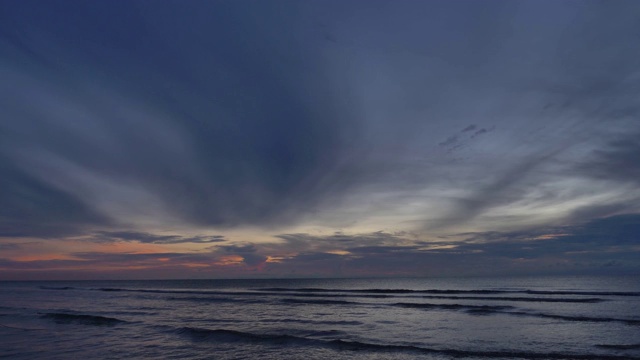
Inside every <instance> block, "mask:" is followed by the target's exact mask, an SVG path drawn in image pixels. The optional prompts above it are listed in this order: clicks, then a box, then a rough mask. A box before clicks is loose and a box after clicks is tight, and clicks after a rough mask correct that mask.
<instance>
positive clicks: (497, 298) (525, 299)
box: [421, 295, 606, 304]
mask: <svg viewBox="0 0 640 360" xmlns="http://www.w3.org/2000/svg"><path fill="white" fill-rule="evenodd" d="M421 298H423V299H439V300H482V301H485V300H487V301H514V302H553V303H558V302H561V303H586V304H593V303H599V302H603V301H606V300H605V299H601V298H541V297H512V296H438V295H425V296H421Z"/></svg>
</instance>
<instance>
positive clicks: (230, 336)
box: [174, 327, 640, 360]
mask: <svg viewBox="0 0 640 360" xmlns="http://www.w3.org/2000/svg"><path fill="white" fill-rule="evenodd" d="M174 332H175V333H176V334H178V335H181V336H187V337H189V338H191V339H192V340H194V341H213V342H245V343H252V344H255V343H263V344H267V345H277V346H286V345H289V346H319V347H327V348H332V349H334V350H338V351H342V350H348V351H368V352H388V353H421V354H439V355H446V356H451V357H476V358H519V359H574V360H595V359H602V360H623V359H627V360H638V359H640V357H629V356H618V355H604V354H602V355H601V354H572V353H531V352H521V351H470V350H458V349H439V348H427V347H419V346H413V345H392V344H373V343H367V342H361V341H348V340H342V339H334V340H321V339H314V338H307V337H302V336H294V335H288V334H256V333H250V332H244V331H238V330H228V329H202V328H193V327H182V328H179V329H177V330H175V331H174ZM336 335H339V333H336Z"/></svg>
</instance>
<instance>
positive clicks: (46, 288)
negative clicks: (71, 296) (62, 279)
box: [40, 285, 76, 290]
mask: <svg viewBox="0 0 640 360" xmlns="http://www.w3.org/2000/svg"><path fill="white" fill-rule="evenodd" d="M40 289H42V290H75V289H76V288H74V287H72V286H45V285H43V286H40Z"/></svg>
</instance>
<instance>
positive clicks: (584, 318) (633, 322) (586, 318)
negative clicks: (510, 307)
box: [503, 311, 640, 326]
mask: <svg viewBox="0 0 640 360" xmlns="http://www.w3.org/2000/svg"><path fill="white" fill-rule="evenodd" d="M503 313H504V314H509V315H517V316H533V317H539V318H545V319H555V320H565V321H580V322H619V323H623V324H627V325H636V326H638V325H640V320H636V319H619V318H608V317H591V316H578V315H556V314H546V313H533V312H520V311H505V312H503Z"/></svg>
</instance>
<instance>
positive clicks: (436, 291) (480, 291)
mask: <svg viewBox="0 0 640 360" xmlns="http://www.w3.org/2000/svg"><path fill="white" fill-rule="evenodd" d="M257 290H258V291H272V292H287V291H288V292H311V293H314V292H315V293H321V292H322V293H325V292H331V293H381V294H479V295H482V294H531V295H588V296H640V292H627V291H546V290H493V289H474V290H455V289H444V290H442V289H426V290H410V289H325V288H277V287H275V288H260V289H257Z"/></svg>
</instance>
